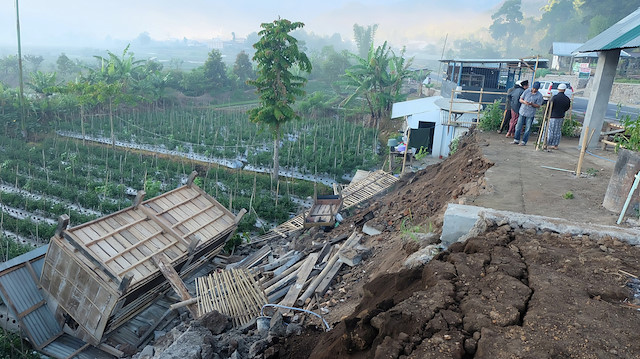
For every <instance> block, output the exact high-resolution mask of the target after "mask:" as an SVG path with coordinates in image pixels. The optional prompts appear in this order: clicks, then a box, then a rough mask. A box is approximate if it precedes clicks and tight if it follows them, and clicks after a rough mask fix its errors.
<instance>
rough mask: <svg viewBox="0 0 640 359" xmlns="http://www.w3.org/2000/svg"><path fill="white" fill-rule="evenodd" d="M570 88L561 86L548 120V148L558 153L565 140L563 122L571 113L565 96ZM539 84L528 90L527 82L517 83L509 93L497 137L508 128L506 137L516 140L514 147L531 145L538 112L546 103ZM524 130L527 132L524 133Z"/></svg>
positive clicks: (553, 98) (553, 101)
mask: <svg viewBox="0 0 640 359" xmlns="http://www.w3.org/2000/svg"><path fill="white" fill-rule="evenodd" d="M566 89H567V86H566V85H565V84H560V85H559V86H558V94H556V95H555V96H553V97H552V98H551V100H550V103H552V104H553V105H550V106H552V107H551V116H550V120H549V131H548V137H547V146H548V148H550V149H558V144H559V143H560V138H561V137H562V122H563V120H564V116H565V112H566V111H567V110H568V109H569V107H570V104H571V100H570V99H569V97H567V95H565V94H564V92H565V90H566ZM539 90H540V82H538V81H536V82H534V83H533V86H531V87H529V81H528V80H521V81H516V83H515V85H514V86H513V87H512V88H510V89H509V90H508V91H507V104H506V111H505V116H507V117H506V118H505V120H504V121H503V122H502V126H501V128H500V130H499V131H498V133H502V131H503V130H504V129H505V128H506V127H507V124H508V130H507V134H506V137H508V138H509V137H512V138H513V144H514V145H520V146H526V145H527V142H528V141H529V134H530V132H531V125H532V124H533V119H534V118H535V114H536V111H537V110H538V108H539V107H540V106H542V104H543V103H544V98H543V97H542V94H541V93H540V91H539ZM523 127H524V132H523V131H522V129H523Z"/></svg>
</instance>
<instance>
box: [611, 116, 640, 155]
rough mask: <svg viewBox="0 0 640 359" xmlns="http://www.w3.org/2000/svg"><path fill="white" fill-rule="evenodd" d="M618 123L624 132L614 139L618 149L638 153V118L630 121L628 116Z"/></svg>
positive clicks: (639, 131)
mask: <svg viewBox="0 0 640 359" xmlns="http://www.w3.org/2000/svg"><path fill="white" fill-rule="evenodd" d="M620 123H621V124H622V126H624V129H625V130H624V132H623V133H618V134H616V135H615V137H614V140H615V141H616V143H618V147H622V148H626V149H628V150H631V151H640V116H638V118H636V119H635V120H633V119H631V117H630V116H625V117H623V118H622V119H621V120H620Z"/></svg>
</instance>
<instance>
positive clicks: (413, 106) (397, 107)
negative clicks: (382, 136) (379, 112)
mask: <svg viewBox="0 0 640 359" xmlns="http://www.w3.org/2000/svg"><path fill="white" fill-rule="evenodd" d="M435 100H436V96H431V97H424V98H419V99H416V100H410V101H403V102H396V103H394V104H393V106H392V107H391V118H398V117H402V116H409V115H413V114H416V113H420V112H427V111H436V112H438V111H440V108H439V107H438V106H436V105H435V104H434V102H435Z"/></svg>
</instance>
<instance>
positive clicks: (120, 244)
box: [66, 186, 235, 284]
mask: <svg viewBox="0 0 640 359" xmlns="http://www.w3.org/2000/svg"><path fill="white" fill-rule="evenodd" d="M234 226H235V216H234V215H233V214H232V213H231V212H229V211H228V210H227V209H225V208H224V207H223V206H222V205H220V204H219V203H218V202H217V201H216V200H215V199H213V198H212V197H211V196H209V195H208V194H206V193H205V192H204V191H202V190H201V189H199V188H198V187H197V186H193V187H188V186H183V187H180V188H177V189H175V190H172V191H169V192H167V193H165V194H162V195H160V196H158V197H155V198H152V199H149V200H146V201H144V202H142V203H141V204H139V205H138V207H130V208H126V209H124V210H121V211H119V212H116V213H113V214H110V215H108V216H105V217H102V218H99V219H97V220H94V221H91V222H88V223H85V224H83V225H80V226H77V227H74V228H69V229H67V230H66V234H67V235H68V236H69V237H70V238H71V240H73V241H75V242H76V245H79V246H81V247H83V248H84V249H86V252H87V253H88V254H89V255H90V256H92V257H93V260H97V261H98V262H100V263H102V264H103V265H104V266H105V267H106V268H107V269H108V270H109V271H110V272H111V273H113V274H115V275H116V276H118V277H120V278H123V277H124V275H126V274H127V273H130V274H132V275H133V279H132V282H131V283H132V284H135V283H136V282H138V281H140V280H143V279H144V278H146V277H148V276H150V275H152V274H154V273H156V272H158V267H157V266H156V265H155V264H154V263H153V262H152V260H151V257H152V256H153V255H155V254H157V253H160V252H162V253H164V254H165V255H166V256H167V257H168V258H169V260H170V261H171V262H172V263H175V262H178V261H180V260H182V259H184V258H185V257H186V256H187V252H188V247H189V244H190V243H191V241H192V240H194V239H198V240H199V243H198V247H200V246H204V245H207V244H208V242H209V241H210V240H212V239H213V238H217V236H218V235H219V234H220V233H223V232H225V231H227V230H229V229H230V228H232V227H234Z"/></svg>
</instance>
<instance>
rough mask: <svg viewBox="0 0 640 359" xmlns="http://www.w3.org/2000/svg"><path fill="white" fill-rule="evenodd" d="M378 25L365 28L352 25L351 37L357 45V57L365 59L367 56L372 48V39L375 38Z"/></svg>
mask: <svg viewBox="0 0 640 359" xmlns="http://www.w3.org/2000/svg"><path fill="white" fill-rule="evenodd" d="M376 30H378V24H373V25H369V26H367V27H364V26H360V25H358V24H353V37H354V39H355V40H356V45H358V56H360V57H362V58H365V57H367V55H368V54H369V49H371V48H372V47H373V38H374V37H375V36H376Z"/></svg>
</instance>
